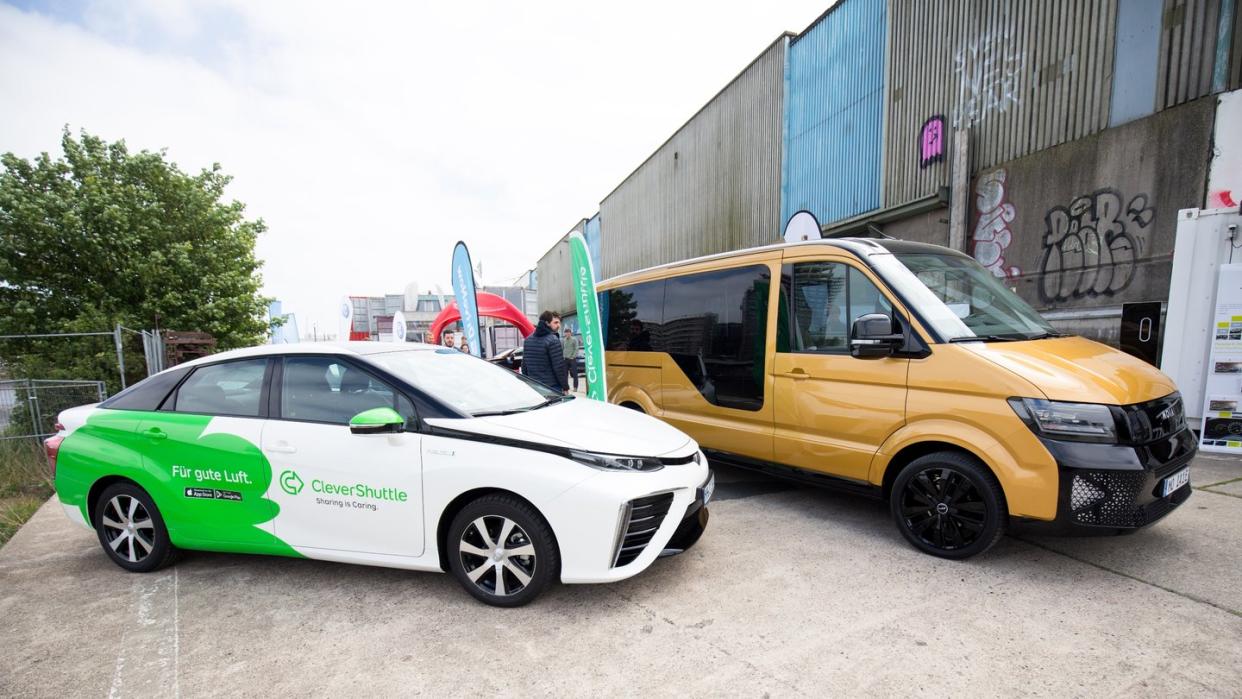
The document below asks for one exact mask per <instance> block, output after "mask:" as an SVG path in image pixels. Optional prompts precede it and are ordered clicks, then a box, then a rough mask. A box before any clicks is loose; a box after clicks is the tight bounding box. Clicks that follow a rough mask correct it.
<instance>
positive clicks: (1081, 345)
mask: <svg viewBox="0 0 1242 699" xmlns="http://www.w3.org/2000/svg"><path fill="white" fill-rule="evenodd" d="M960 346H961V347H963V348H966V349H968V350H970V351H972V352H974V353H975V354H977V355H979V356H980V357H983V358H984V359H987V360H988V361H991V362H993V363H995V364H997V365H999V366H1001V367H1004V368H1006V369H1008V370H1010V371H1012V372H1014V373H1015V374H1017V375H1018V376H1021V377H1022V378H1024V379H1026V380H1028V381H1030V382H1031V383H1032V384H1034V385H1035V387H1036V388H1038V389H1039V390H1041V391H1043V392H1044V394H1045V395H1046V396H1047V397H1048V398H1049V399H1051V400H1061V401H1072V402H1076V403H1109V404H1113V405H1129V404H1131V403H1142V402H1144V401H1149V400H1154V399H1156V398H1160V397H1162V396H1167V395H1168V394H1170V393H1172V392H1173V391H1175V390H1177V387H1176V386H1175V385H1174V384H1173V380H1172V379H1170V378H1169V377H1168V376H1166V375H1165V374H1164V373H1163V372H1161V371H1160V370H1159V369H1157V368H1156V367H1154V366H1152V365H1150V364H1148V363H1147V362H1144V361H1143V360H1141V359H1138V358H1137V357H1133V356H1131V355H1128V354H1126V353H1125V352H1122V351H1120V350H1116V349H1113V348H1112V347H1109V346H1108V345H1102V344H1100V343H1098V342H1093V341H1091V340H1088V339H1086V338H1082V337H1058V338H1049V339H1046V340H1027V341H1025V342H966V343H962V344H961V345H960Z"/></svg>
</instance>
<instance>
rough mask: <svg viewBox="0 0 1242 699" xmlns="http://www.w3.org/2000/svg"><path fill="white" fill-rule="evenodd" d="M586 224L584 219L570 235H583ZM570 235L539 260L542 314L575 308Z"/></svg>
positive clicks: (567, 234)
mask: <svg viewBox="0 0 1242 699" xmlns="http://www.w3.org/2000/svg"><path fill="white" fill-rule="evenodd" d="M586 223H587V222H586V219H582V220H581V221H579V222H578V225H576V226H574V227H573V228H571V229H569V233H573V232H574V231H577V232H579V233H581V232H582V231H583V230H584V229H585V228H586ZM569 233H566V234H565V235H564V236H563V237H562V238H561V239H560V240H558V241H556V245H553V246H552V248H551V249H550V250H548V251H547V252H546V253H544V255H543V257H541V258H539V264H538V265H536V267H535V273H536V274H537V275H538V279H539V285H538V291H537V293H538V297H539V312H540V313H543V312H544V311H556V312H557V313H565V312H567V311H571V310H573V308H574V294H573V289H572V288H571V287H570V276H569V243H568V242H566V240H567V239H568V238H569Z"/></svg>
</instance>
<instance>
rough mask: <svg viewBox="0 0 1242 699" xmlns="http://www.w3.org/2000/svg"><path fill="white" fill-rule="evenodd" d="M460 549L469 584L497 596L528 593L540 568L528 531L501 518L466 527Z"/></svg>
mask: <svg viewBox="0 0 1242 699" xmlns="http://www.w3.org/2000/svg"><path fill="white" fill-rule="evenodd" d="M457 549H458V553H459V555H460V556H461V564H462V569H463V570H464V571H465V573H466V577H467V578H469V580H470V582H472V583H473V584H474V585H475V586H476V587H478V588H479V589H480V590H482V591H483V592H486V593H487V594H489V595H495V596H497V597H506V596H509V595H516V594H518V593H520V592H521V591H522V590H525V589H526V586H527V585H529V584H530V581H531V578H533V577H534V575H535V571H536V566H537V565H538V564H537V561H536V558H537V556H536V552H535V545H534V544H533V543H532V542H531V540H530V537H529V536H527V534H526V531H525V530H523V529H522V527H521V526H519V525H518V523H517V522H515V521H513V520H512V519H509V518H508V517H504V516H501V515H484V516H482V517H478V518H476V519H475V520H474V521H473V522H471V523H470V524H468V525H466V528H465V530H464V531H463V532H462V535H461V539H460V541H458V544H457Z"/></svg>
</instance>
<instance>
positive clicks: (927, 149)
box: [919, 114, 944, 168]
mask: <svg viewBox="0 0 1242 699" xmlns="http://www.w3.org/2000/svg"><path fill="white" fill-rule="evenodd" d="M941 160H944V116H943V115H941V114H937V115H936V116H933V117H930V118H928V120H927V121H925V122H923V128H921V129H919V167H920V168H925V167H927V166H928V165H931V164H932V163H938V162H940V161H941Z"/></svg>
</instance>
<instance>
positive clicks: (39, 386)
mask: <svg viewBox="0 0 1242 699" xmlns="http://www.w3.org/2000/svg"><path fill="white" fill-rule="evenodd" d="M106 397H107V392H106V391H105V389H104V382H103V381H54V380H41V379H15V380H4V381H0V440H6V439H22V438H31V437H34V438H39V437H47V436H50V435H52V434H55V433H56V416H57V415H59V414H60V412H61V411H62V410H65V409H67V408H72V407H74V406H78V405H85V404H87V403H97V402H99V401H102V400H103V399H104V398H106Z"/></svg>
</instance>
